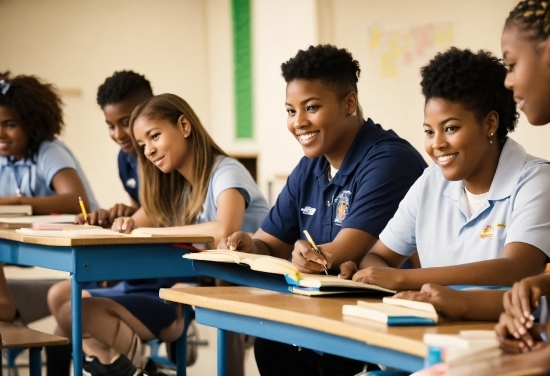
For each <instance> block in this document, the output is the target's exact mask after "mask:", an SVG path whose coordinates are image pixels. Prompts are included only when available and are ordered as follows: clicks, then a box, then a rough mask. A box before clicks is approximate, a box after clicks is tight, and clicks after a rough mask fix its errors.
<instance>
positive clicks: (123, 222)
mask: <svg viewBox="0 0 550 376" xmlns="http://www.w3.org/2000/svg"><path fill="white" fill-rule="evenodd" d="M134 228H136V224H135V222H134V220H133V219H132V217H119V218H117V219H115V220H114V222H113V226H112V227H111V230H113V231H116V232H122V233H124V234H129V233H130V232H131V231H132V230H133V229H134Z"/></svg>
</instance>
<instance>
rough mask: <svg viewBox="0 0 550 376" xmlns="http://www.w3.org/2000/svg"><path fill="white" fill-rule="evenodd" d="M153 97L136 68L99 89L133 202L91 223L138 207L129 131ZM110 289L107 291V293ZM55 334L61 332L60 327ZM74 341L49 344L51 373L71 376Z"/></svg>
mask: <svg viewBox="0 0 550 376" xmlns="http://www.w3.org/2000/svg"><path fill="white" fill-rule="evenodd" d="M152 96H153V90H152V88H151V84H150V83H149V81H148V80H147V79H146V78H145V76H143V75H140V74H138V73H135V72H133V71H125V70H123V71H118V72H115V73H114V74H113V75H112V76H110V77H108V78H107V79H105V82H103V83H102V84H101V85H100V86H99V88H98V89H97V104H98V105H99V106H100V108H101V110H102V111H103V115H104V116H105V123H107V127H108V130H109V136H110V137H111V139H112V140H113V141H114V142H116V143H117V144H118V145H119V146H120V151H119V153H118V173H119V177H120V180H121V182H122V185H123V187H124V190H125V191H126V192H127V193H128V195H129V196H130V205H129V206H128V205H125V204H122V203H118V204H115V205H114V206H113V207H111V208H110V209H108V210H105V209H99V210H95V211H92V212H91V213H89V214H88V223H89V224H91V225H100V226H104V227H110V226H111V225H112V223H113V221H114V219H115V218H117V217H121V216H130V215H132V214H134V213H135V212H136V210H137V209H138V208H139V206H140V205H139V195H138V187H139V178H138V166H137V157H136V151H135V149H134V145H133V143H132V138H131V134H130V116H131V115H132V111H133V110H134V108H136V107H137V106H138V105H139V104H140V103H142V102H143V101H145V100H146V99H149V98H151V97H152ZM76 222H78V223H80V224H83V223H84V216H83V214H82V213H80V214H79V215H78V216H77V217H76ZM114 284H116V281H115V282H112V281H103V282H101V283H99V285H98V284H97V283H95V282H94V283H88V284H86V286H85V287H84V288H87V289H92V288H99V287H102V286H103V287H112V286H114ZM70 286H71V281H70V280H66V281H64V282H62V283H59V284H58V285H57V286H56V287H55V288H52V289H51V290H50V292H49V294H48V304H49V306H50V309H51V311H52V312H54V313H57V311H58V310H59V308H60V307H61V306H63V305H64V304H65V303H67V302H69V301H70V299H71V296H70ZM106 292H107V291H105V293H106ZM56 333H58V334H62V333H61V331H60V330H59V329H56ZM71 353H72V344H70V343H69V344H67V345H63V346H48V347H46V354H47V359H49V360H50V361H48V364H47V372H48V375H50V376H52V375H54V376H63V375H67V376H68V375H69V373H70V361H71Z"/></svg>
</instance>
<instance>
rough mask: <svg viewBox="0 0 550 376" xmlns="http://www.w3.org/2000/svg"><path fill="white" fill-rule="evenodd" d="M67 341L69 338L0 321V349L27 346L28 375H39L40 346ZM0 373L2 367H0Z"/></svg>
mask: <svg viewBox="0 0 550 376" xmlns="http://www.w3.org/2000/svg"><path fill="white" fill-rule="evenodd" d="M67 343H69V340H68V339H67V338H64V337H59V336H54V335H52V334H47V333H42V332H39V331H37V330H34V329H30V328H28V327H26V326H19V325H17V324H13V323H9V322H2V321H0V344H1V349H14V348H17V349H20V348H28V349H29V372H30V376H40V375H41V374H42V362H41V359H40V350H42V347H44V346H58V345H66V344H67ZM1 375H2V368H1V367H0V376H1Z"/></svg>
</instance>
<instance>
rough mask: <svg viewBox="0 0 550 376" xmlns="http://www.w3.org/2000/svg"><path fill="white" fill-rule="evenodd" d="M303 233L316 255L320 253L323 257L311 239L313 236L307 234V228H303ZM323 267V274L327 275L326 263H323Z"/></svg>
mask: <svg viewBox="0 0 550 376" xmlns="http://www.w3.org/2000/svg"><path fill="white" fill-rule="evenodd" d="M304 234H305V235H306V238H307V241H308V243H309V245H310V246H311V249H313V251H315V253H317V254H318V255H320V256H321V257H323V258H324V256H323V254H322V253H321V251H320V250H319V248H317V244H315V242H314V241H313V238H312V237H311V235H309V232H308V231H307V230H304ZM323 269H324V270H325V274H326V275H328V270H327V266H326V265H323Z"/></svg>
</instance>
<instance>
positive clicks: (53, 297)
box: [47, 280, 71, 316]
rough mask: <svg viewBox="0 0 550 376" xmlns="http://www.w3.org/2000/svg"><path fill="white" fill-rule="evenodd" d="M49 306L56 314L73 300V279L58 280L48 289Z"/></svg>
mask: <svg viewBox="0 0 550 376" xmlns="http://www.w3.org/2000/svg"><path fill="white" fill-rule="evenodd" d="M47 299H48V307H49V308H50V312H52V314H53V315H54V316H57V313H58V311H59V310H60V308H61V307H62V306H64V305H65V304H66V303H68V302H70V301H71V281H70V280H66V281H62V282H58V283H56V284H55V285H53V286H52V287H50V289H49V290H48V297H47Z"/></svg>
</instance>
